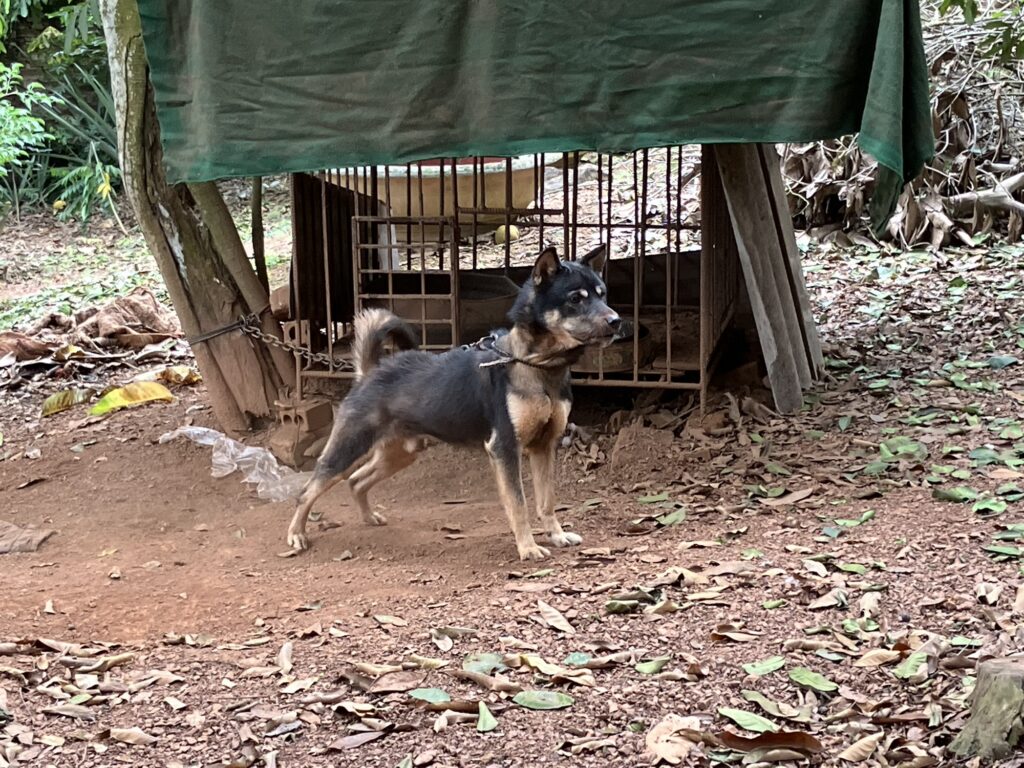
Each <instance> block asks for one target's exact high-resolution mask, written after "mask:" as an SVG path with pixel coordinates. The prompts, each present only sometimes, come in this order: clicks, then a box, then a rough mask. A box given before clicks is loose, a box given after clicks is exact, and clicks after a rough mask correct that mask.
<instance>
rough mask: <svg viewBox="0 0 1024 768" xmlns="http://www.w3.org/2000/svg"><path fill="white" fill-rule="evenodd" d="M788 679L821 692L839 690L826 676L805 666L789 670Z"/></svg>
mask: <svg viewBox="0 0 1024 768" xmlns="http://www.w3.org/2000/svg"><path fill="white" fill-rule="evenodd" d="M789 679H790V680H792V681H793V682H794V683H796V684H797V685H801V686H803V687H804V688H810V689H812V690H815V691H821V692H822V693H830V692H832V691H837V690H839V686H838V685H836V684H835V683H833V682H832V681H831V680H829V679H828V678H827V677H825V676H824V675H820V674H818V673H817V672H815V671H814V670H811V669H807V668H806V667H796V668H794V669H791V670H789Z"/></svg>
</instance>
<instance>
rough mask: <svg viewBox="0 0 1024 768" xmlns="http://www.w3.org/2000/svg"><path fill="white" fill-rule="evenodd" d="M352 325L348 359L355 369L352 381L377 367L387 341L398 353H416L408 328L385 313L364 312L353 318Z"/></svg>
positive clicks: (369, 310) (412, 334) (408, 326)
mask: <svg viewBox="0 0 1024 768" xmlns="http://www.w3.org/2000/svg"><path fill="white" fill-rule="evenodd" d="M353 325H354V326H355V340H354V341H353V342H352V359H353V361H354V362H355V366H356V381H359V380H361V379H362V378H363V377H364V376H366V374H368V373H369V372H370V371H372V370H373V369H374V368H376V367H377V364H378V363H379V362H380V357H381V353H382V352H383V351H384V342H385V341H386V340H387V339H388V338H390V339H391V340H392V341H393V342H394V344H395V346H396V347H398V348H399V349H416V347H417V346H418V344H417V339H416V333H415V332H414V331H413V329H412V327H411V326H410V325H409V324H408V323H407V322H405V321H404V320H402V319H401V318H400V317H397V316H395V315H393V314H391V313H390V312H388V311H387V310H386V309H377V308H374V309H364V310H363V311H362V312H360V313H359V314H358V315H356V318H355V320H354V322H353Z"/></svg>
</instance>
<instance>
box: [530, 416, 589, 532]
mask: <svg viewBox="0 0 1024 768" xmlns="http://www.w3.org/2000/svg"><path fill="white" fill-rule="evenodd" d="M569 407H570V403H569V402H568V401H567V400H558V401H556V402H555V403H554V408H553V409H552V411H553V412H552V418H551V422H550V423H549V424H548V430H547V431H546V432H545V434H544V440H545V443H544V444H542V445H537V446H535V447H534V448H532V449H530V450H529V455H530V474H532V475H533V495H534V497H535V500H536V504H537V517H539V518H540V522H541V525H543V526H544V530H545V531H547V534H548V536H549V537H550V539H551V543H552V544H554V545H555V546H556V547H571V546H575V545H577V544H580V543H582V542H583V538H582V537H581V536H580V535H579V534H576V533H570V532H568V531H563V530H562V526H561V524H560V523H559V522H558V517H557V516H556V515H555V450H556V449H557V447H558V441H559V439H560V438H561V436H562V433H563V432H565V425H566V424H567V423H568V420H569Z"/></svg>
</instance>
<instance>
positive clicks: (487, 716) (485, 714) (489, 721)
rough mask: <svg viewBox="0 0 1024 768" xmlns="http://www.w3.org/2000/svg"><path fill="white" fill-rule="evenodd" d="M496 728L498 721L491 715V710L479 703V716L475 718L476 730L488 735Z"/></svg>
mask: <svg viewBox="0 0 1024 768" xmlns="http://www.w3.org/2000/svg"><path fill="white" fill-rule="evenodd" d="M497 727H498V721H497V720H496V719H495V718H494V715H492V714H491V710H489V709H488V708H487V705H486V704H484V703H483V702H482V701H481V702H480V714H479V715H477V718H476V729H477V730H478V731H479V732H480V733H489V732H491V731H493V730H494V729H495V728H497Z"/></svg>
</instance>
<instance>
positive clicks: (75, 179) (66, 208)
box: [50, 155, 121, 222]
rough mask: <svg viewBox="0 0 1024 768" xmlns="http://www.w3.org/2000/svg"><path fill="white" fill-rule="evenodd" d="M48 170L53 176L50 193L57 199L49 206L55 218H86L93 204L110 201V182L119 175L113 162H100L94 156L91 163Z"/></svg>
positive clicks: (94, 205) (118, 178)
mask: <svg viewBox="0 0 1024 768" xmlns="http://www.w3.org/2000/svg"><path fill="white" fill-rule="evenodd" d="M50 173H51V175H52V176H54V177H55V178H56V182H55V183H54V185H53V195H54V196H55V197H56V198H57V199H56V200H55V201H54V204H53V207H54V209H55V210H56V211H57V217H58V218H59V219H61V220H66V219H77V220H79V221H82V222H85V221H88V219H89V216H90V215H91V213H92V211H93V210H94V209H95V208H96V207H97V206H99V205H101V204H104V203H109V202H110V199H111V195H112V194H113V182H116V181H118V180H120V178H121V171H120V170H119V169H118V167H117V166H116V165H109V164H107V163H103V162H100V161H99V160H98V159H96V158H95V155H94V156H93V162H91V163H87V164H84V165H76V166H73V167H63V168H54V169H53V170H51V171H50Z"/></svg>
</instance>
